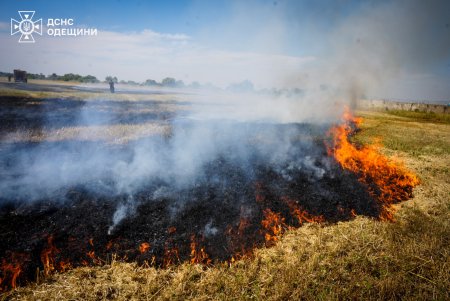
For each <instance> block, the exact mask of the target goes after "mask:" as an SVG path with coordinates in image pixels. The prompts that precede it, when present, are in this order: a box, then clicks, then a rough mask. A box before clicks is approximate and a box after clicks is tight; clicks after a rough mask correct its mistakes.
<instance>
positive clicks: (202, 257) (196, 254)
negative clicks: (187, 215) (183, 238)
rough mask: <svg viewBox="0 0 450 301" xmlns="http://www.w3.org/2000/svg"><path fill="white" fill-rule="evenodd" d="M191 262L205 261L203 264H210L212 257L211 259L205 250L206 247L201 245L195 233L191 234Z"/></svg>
mask: <svg viewBox="0 0 450 301" xmlns="http://www.w3.org/2000/svg"><path fill="white" fill-rule="evenodd" d="M190 247H191V254H190V257H191V260H190V263H191V264H195V263H203V264H210V263H211V259H209V256H208V254H207V253H206V252H205V247H199V244H198V241H197V239H196V238H195V234H192V235H191V243H190Z"/></svg>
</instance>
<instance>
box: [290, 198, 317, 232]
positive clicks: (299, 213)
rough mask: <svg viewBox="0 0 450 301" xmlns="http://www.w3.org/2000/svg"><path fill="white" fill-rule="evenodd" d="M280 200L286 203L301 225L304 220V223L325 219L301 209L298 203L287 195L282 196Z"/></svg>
mask: <svg viewBox="0 0 450 301" xmlns="http://www.w3.org/2000/svg"><path fill="white" fill-rule="evenodd" d="M282 200H283V201H284V202H285V203H286V204H287V205H288V207H289V211H290V213H291V215H292V216H293V217H295V218H296V219H297V220H298V223H299V224H300V226H301V225H303V223H304V222H306V223H323V222H324V221H325V218H324V217H323V216H322V215H318V216H315V215H312V214H310V213H309V212H308V211H306V210H303V209H302V208H301V207H300V206H298V204H297V203H296V202H295V201H294V200H291V199H289V198H287V197H282Z"/></svg>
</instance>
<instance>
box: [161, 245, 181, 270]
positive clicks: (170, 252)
mask: <svg viewBox="0 0 450 301" xmlns="http://www.w3.org/2000/svg"><path fill="white" fill-rule="evenodd" d="M179 262H180V256H179V254H178V248H177V247H176V246H175V247H169V244H168V243H167V242H166V244H165V246H164V258H163V264H162V265H163V267H168V266H171V265H173V264H175V263H179Z"/></svg>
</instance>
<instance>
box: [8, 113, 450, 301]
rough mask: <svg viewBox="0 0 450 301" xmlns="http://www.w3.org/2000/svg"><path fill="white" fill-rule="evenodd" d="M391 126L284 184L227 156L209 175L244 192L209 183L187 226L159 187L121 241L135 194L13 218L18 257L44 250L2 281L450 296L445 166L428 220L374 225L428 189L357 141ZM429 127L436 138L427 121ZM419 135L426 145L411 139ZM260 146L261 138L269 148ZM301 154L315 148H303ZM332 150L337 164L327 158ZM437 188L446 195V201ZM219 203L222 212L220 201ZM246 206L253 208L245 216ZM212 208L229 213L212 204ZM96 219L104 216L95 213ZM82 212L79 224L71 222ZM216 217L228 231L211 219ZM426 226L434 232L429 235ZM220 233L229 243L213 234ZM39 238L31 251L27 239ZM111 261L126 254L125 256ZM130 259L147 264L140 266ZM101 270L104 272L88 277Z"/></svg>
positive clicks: (52, 292) (133, 290)
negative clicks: (123, 205)
mask: <svg viewBox="0 0 450 301" xmlns="http://www.w3.org/2000/svg"><path fill="white" fill-rule="evenodd" d="M385 116H386V115H381V114H380V115H377V116H376V117H373V115H370V114H369V115H366V116H365V117H366V118H365V123H364V124H362V125H361V126H362V127H363V129H364V130H363V131H362V132H361V133H359V134H356V129H357V128H356V127H355V125H357V124H358V123H359V120H358V119H356V118H353V117H352V116H350V115H348V116H346V120H345V123H343V124H342V125H340V126H336V127H334V128H333V129H332V130H331V131H330V133H329V138H328V143H327V142H325V144H322V143H323V142H320V140H319V142H318V144H317V145H316V146H315V148H314V151H313V152H312V153H314V154H320V156H318V157H312V158H309V157H310V156H309V155H311V154H312V153H310V154H309V155H308V156H306V157H308V158H309V159H308V160H307V161H305V162H303V163H302V164H303V165H302V168H304V169H305V168H306V171H307V172H306V173H304V172H303V171H301V172H298V171H296V172H294V173H293V172H292V170H291V169H290V167H289V166H288V167H286V166H285V167H283V168H286V171H287V173H281V174H280V173H279V172H277V171H276V169H274V168H273V167H272V166H266V165H261V164H260V163H261V161H256V164H254V165H251V166H252V168H254V171H255V173H256V175H257V177H256V178H255V179H252V180H251V181H248V178H247V177H246V176H243V175H242V170H241V168H242V167H240V166H236V165H233V164H230V162H228V161H227V160H226V158H219V159H218V160H216V161H214V162H212V163H210V164H209V165H208V167H207V168H206V170H205V171H206V175H207V179H216V181H217V179H221V177H225V178H226V179H228V180H227V182H231V185H230V186H226V185H225V186H223V184H220V185H219V184H217V183H224V182H220V181H218V182H209V181H206V182H205V183H203V182H200V183H198V185H197V186H196V188H194V189H192V190H185V191H180V192H178V194H179V195H180V196H183V197H184V198H185V199H191V200H197V201H194V202H192V201H191V202H189V203H187V204H188V206H186V207H184V208H183V210H182V212H183V214H181V215H180V216H178V218H177V222H175V223H174V222H173V220H172V219H171V218H170V217H169V216H168V215H167V212H166V210H165V209H166V208H171V207H172V206H174V205H176V204H177V203H176V202H172V201H174V200H171V199H170V197H169V198H167V197H166V198H162V199H156V200H153V201H152V202H149V203H148V202H147V203H146V202H145V201H143V200H146V199H148V194H147V192H146V191H144V192H142V193H141V194H138V195H136V196H135V197H136V198H137V199H138V200H139V201H140V202H141V204H142V206H140V207H138V210H137V215H136V216H134V217H133V218H131V219H126V220H124V221H123V222H122V224H121V225H119V227H118V228H117V230H115V232H114V235H112V236H109V237H106V236H105V233H106V231H107V229H108V227H109V226H110V225H109V222H110V220H109V219H110V217H111V216H112V215H113V212H114V206H115V203H114V202H115V201H118V202H121V201H123V200H121V199H120V198H121V197H119V198H118V199H117V200H111V199H109V200H107V202H103V201H102V200H101V198H98V197H97V196H95V195H90V194H89V193H87V194H86V193H85V192H83V190H82V189H81V190H80V189H78V188H74V189H73V190H72V191H70V194H69V197H70V199H71V200H72V201H73V202H72V203H70V205H71V206H72V207H71V206H66V207H65V208H63V209H61V208H59V207H58V208H56V207H52V205H51V204H50V203H45V202H44V203H43V204H41V205H43V206H41V205H39V206H37V208H38V210H37V211H33V210H34V209H32V208H27V207H26V206H25V207H24V208H22V209H21V210H22V212H25V214H21V213H20V211H19V213H18V214H16V213H14V214H12V215H5V216H3V218H4V220H3V222H2V225H3V226H2V227H3V228H2V229H3V230H2V231H3V232H2V240H3V241H8V243H9V244H11V245H13V244H14V243H17V245H16V247H15V248H14V249H15V250H16V251H17V250H20V249H27V250H32V251H30V252H26V253H24V254H22V253H20V252H6V253H4V256H3V262H2V274H1V277H2V278H1V279H0V282H2V286H3V287H4V288H6V287H15V286H17V284H22V285H23V284H24V283H25V282H26V281H27V279H34V280H36V281H37V284H33V283H31V284H28V287H26V288H18V289H16V290H15V291H14V292H6V293H4V294H3V296H4V297H5V298H13V299H21V298H22V299H33V298H34V299H41V300H42V299H47V298H48V299H62V300H64V299H76V298H78V299H123V300H125V299H146V298H155V297H157V298H160V299H187V298H194V299H205V298H214V299H230V298H236V299H242V298H245V299H249V298H260V299H263V298H264V299H266V298H268V299H280V298H281V299H286V298H295V299H297V298H304V299H317V298H323V299H330V298H338V297H339V298H372V299H378V298H385V299H387V298H392V299H394V298H399V297H405V296H406V297H414V296H416V295H419V296H424V297H425V299H429V298H428V297H430V296H431V298H433V297H436V296H437V297H438V298H441V297H442V298H445V296H446V292H447V290H446V289H447V288H448V280H449V279H448V274H446V273H445V271H446V264H448V250H447V248H446V246H448V239H447V237H449V235H448V209H449V204H448V199H449V198H448V197H449V195H448V191H449V185H448V182H445V181H442V179H438V178H434V182H431V181H430V182H429V181H428V180H429V179H430V178H429V176H430V173H429V172H433V173H435V172H436V168H435V165H430V166H429V170H422V169H417V168H416V170H419V171H420V173H419V176H420V177H421V179H422V180H424V181H425V183H426V184H424V186H425V188H424V189H423V190H421V187H419V199H420V197H421V196H422V197H423V196H424V194H423V193H426V195H427V196H430V198H428V200H431V202H432V204H431V205H430V206H429V207H427V210H428V211H427V212H424V211H423V210H421V209H419V208H413V209H411V208H410V209H404V210H401V211H400V212H399V213H398V214H397V215H396V219H397V222H396V223H386V224H383V223H379V222H376V221H375V220H373V219H367V218H364V217H362V216H369V217H372V218H376V219H384V220H386V219H387V220H392V218H393V216H392V214H393V208H396V205H394V204H395V203H398V202H400V201H403V200H406V199H408V198H410V197H411V196H412V194H411V193H412V188H413V187H414V186H416V185H417V184H418V178H417V177H416V176H415V175H414V174H412V173H411V172H409V171H408V170H407V169H406V168H405V167H404V166H402V165H401V164H399V163H398V161H392V160H388V159H387V158H386V157H384V156H383V155H381V153H382V152H395V150H393V149H389V148H382V147H381V146H379V147H375V146H361V145H358V144H356V145H355V144H353V143H350V142H349V140H348V138H349V136H351V137H352V140H354V141H358V140H359V139H369V138H371V137H373V136H370V137H368V136H367V132H366V130H367V129H370V126H371V124H372V122H376V120H377V118H379V120H383V118H385ZM387 120H389V119H387ZM389 121H391V120H389ZM396 122H397V121H396ZM398 122H399V123H397V124H394V123H393V122H392V121H391V124H394V126H393V127H392V129H393V131H385V132H383V131H381V132H378V133H377V134H378V135H377V136H382V137H383V138H386V139H393V138H392V133H395V130H396V129H397V128H398V127H396V126H397V125H398V124H403V123H401V121H398ZM421 126H423V128H428V125H427V124H421ZM444 126H445V125H444ZM130 127H132V125H130ZM423 128H422V127H419V129H416V131H420V130H423ZM267 129H270V128H267ZM267 129H264V130H263V131H262V132H261V133H260V134H263V133H265V130H267ZM285 130H289V128H279V129H277V131H280V133H282V132H283V131H285ZM304 130H307V131H309V129H308V128H307V127H306V128H303V127H300V128H297V129H296V131H300V132H302V131H304ZM369 133H370V131H369ZM446 133H448V131H443V132H440V133H439V135H446ZM355 134H356V136H355V137H353V135H355ZM364 135H366V136H364ZM256 136H258V134H257V135H256ZM306 136H308V135H306ZM361 137H362V138H361ZM302 139H304V138H302ZM409 139H412V140H413V141H414V139H416V138H415V137H413V136H411V135H410V136H409ZM369 140H370V139H369ZM416 140H417V139H416ZM255 142H256V143H255ZM260 142H261V141H260V140H258V139H256V140H255V141H254V143H255V144H256V145H257V144H258V143H260ZM265 143H267V142H265ZM269 143H270V141H269ZM315 143H317V141H315ZM443 143H444V144H445V143H446V142H443ZM447 143H448V141H447ZM293 145H294V146H295V144H293ZM389 145H390V144H388V146H389ZM448 149H449V148H447V149H446V150H447V151H445V148H444V153H445V154H446V157H443V158H444V161H445V160H447V161H446V162H447V163H448V162H449V161H448V158H449V155H450V154H448ZM299 150H301V151H302V152H304V149H302V148H301V147H300V149H299ZM317 150H322V151H323V154H321V152H320V151H317ZM307 154H308V153H307ZM327 154H328V158H334V159H333V160H334V161H333V160H332V161H331V163H330V162H329V161H328V159H327V160H324V158H323V157H321V156H326V155H327ZM432 154H434V153H432ZM302 155H304V153H302ZM295 158H296V157H295V156H294V158H293V159H295ZM445 158H447V159H445ZM403 159H405V161H406V162H407V164H408V166H413V167H417V166H416V165H414V162H415V161H414V160H413V161H412V163H411V161H408V160H412V159H411V157H408V156H404V158H403ZM436 159H437V158H436V157H434V159H433V160H436ZM262 162H266V160H263V161H262ZM311 162H314V165H313V166H311ZM333 162H334V163H333ZM433 162H434V161H433ZM422 163H423V162H421V164H420V165H422V166H423V164H422ZM441 163H442V162H441ZM328 164H331V165H330V166H331V167H327V172H326V173H325V176H323V177H318V179H315V180H313V181H312V180H311V177H314V172H312V171H315V170H316V169H317V168H321V169H325V166H328ZM255 166H256V167H255ZM308 166H309V167H308ZM445 166H448V164H445V163H444V164H443V165H442V172H444V171H443V169H444V168H445ZM307 167H308V168H309V169H308V168H307ZM447 171H448V170H447ZM439 172H441V171H439ZM214 183H215V184H214ZM429 183H435V184H436V185H438V188H436V187H432V186H430V184H429ZM149 190H150V191H151V190H152V188H151V187H149ZM431 191H433V193H434V192H435V191H438V192H437V194H436V195H433V194H432V193H431ZM236 192H238V195H236ZM215 198H217V199H219V200H220V202H218V203H214V202H213V201H211V200H214V199H215ZM237 199H240V200H242V199H244V200H245V201H241V205H239V206H235V207H233V204H235V203H236V200H237ZM416 199H417V197H416ZM205 204H216V205H214V206H213V207H212V208H210V207H209V206H206V205H205ZM73 208H77V209H76V210H74V209H73ZM27 210H28V211H27ZM88 211H89V212H92V214H85V212H88ZM27 212H28V213H27ZM30 213H32V214H30ZM21 215H23V216H22V217H23V218H24V219H23V220H22V219H21V218H22V217H21ZM72 215H73V216H75V218H74V219H66V217H67V216H72ZM86 217H88V218H87V219H86ZM212 217H213V218H214V220H215V221H216V222H215V225H214V226H213V225H212V224H211V221H210V220H209V219H210V218H212ZM355 217H356V219H355ZM205 218H206V219H205ZM80 220H83V221H82V222H81V224H80ZM339 221H347V222H346V223H339ZM10 222H11V223H16V222H17V224H18V225H21V227H19V228H18V231H19V232H20V231H22V230H21V229H32V230H31V231H28V230H27V231H28V232H27V231H25V232H23V233H22V232H20V234H15V235H11V233H14V231H15V230H14V229H13V228H14V227H13V228H8V226H7V225H8V224H9V223H10ZM336 222H338V223H337V224H334V223H336ZM424 222H426V223H427V225H422V223H424ZM325 223H327V226H324V224H325ZM333 224H334V225H333ZM205 225H206V226H205ZM302 225H303V226H304V227H301V228H300V229H296V228H297V227H299V226H302ZM305 225H306V226H305ZM199 226H201V228H200V230H199ZM203 227H204V230H201V229H203ZM218 229H221V231H219V233H220V235H219V236H216V235H215V234H214V235H212V236H208V235H206V233H214V232H215V231H216V232H217V231H218ZM11 231H13V232H11ZM33 231H35V232H36V233H34V232H33ZM30 233H31V234H32V235H31V237H30V240H29V242H28V241H27V242H26V243H25V244H27V246H25V245H24V243H23V241H24V240H23V239H22V238H23V237H26V235H29V234H30ZM283 234H284V236H283ZM17 235H19V236H20V237H19V241H17V239H16V238H17ZM209 235H210V234H209ZM14 237H15V238H14ZM150 237H151V238H153V239H150ZM211 237H213V238H211ZM15 239H16V240H15ZM425 243H426V244H425ZM263 246H266V247H271V248H269V249H265V248H262V247H263ZM2 250H3V251H5V250H6V249H5V247H3V249H2ZM111 254H115V255H114V256H113V258H111ZM30 255H31V256H30ZM118 258H120V259H118ZM238 259H239V260H238ZM129 260H132V261H135V260H136V261H137V262H138V264H137V263H126V261H129ZM212 264H214V266H212ZM89 265H92V266H93V267H80V266H89ZM25 266H26V269H25V268H24V267H25ZM76 267H77V268H76ZM161 267H162V268H164V269H161ZM36 268H37V269H38V272H37V273H35V270H36ZM74 268H75V269H74ZM39 270H40V271H39ZM26 275H28V276H27V277H24V276H26ZM30 275H33V277H31V278H30ZM405 279H406V281H404V280H405ZM401 280H402V281H401Z"/></svg>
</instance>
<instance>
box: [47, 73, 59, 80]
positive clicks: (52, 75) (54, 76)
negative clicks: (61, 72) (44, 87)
mask: <svg viewBox="0 0 450 301" xmlns="http://www.w3.org/2000/svg"><path fill="white" fill-rule="evenodd" d="M47 78H48V79H50V80H57V79H58V75H57V74H56V73H52V74H51V75H49V76H48V77H47Z"/></svg>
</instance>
